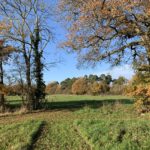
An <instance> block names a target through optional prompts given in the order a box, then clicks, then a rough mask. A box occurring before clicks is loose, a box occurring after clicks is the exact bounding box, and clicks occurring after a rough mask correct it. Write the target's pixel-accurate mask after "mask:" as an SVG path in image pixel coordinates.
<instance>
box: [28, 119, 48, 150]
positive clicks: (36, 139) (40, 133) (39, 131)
mask: <svg viewBox="0 0 150 150" xmlns="http://www.w3.org/2000/svg"><path fill="white" fill-rule="evenodd" d="M45 125H46V122H45V121H43V122H42V123H41V125H40V126H39V128H38V130H37V131H36V132H35V133H33V135H32V140H31V144H30V145H29V146H28V148H27V150H33V149H34V145H35V144H36V142H37V141H38V138H39V137H40V136H41V135H42V133H43V130H44V128H45Z"/></svg>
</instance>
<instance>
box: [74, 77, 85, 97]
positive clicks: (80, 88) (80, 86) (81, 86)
mask: <svg viewBox="0 0 150 150" xmlns="http://www.w3.org/2000/svg"><path fill="white" fill-rule="evenodd" d="M87 88H88V84H87V80H86V79H85V78H79V79H77V80H76V81H75V82H74V83H73V85H72V93H73V94H77V95H83V94H86V93H87Z"/></svg>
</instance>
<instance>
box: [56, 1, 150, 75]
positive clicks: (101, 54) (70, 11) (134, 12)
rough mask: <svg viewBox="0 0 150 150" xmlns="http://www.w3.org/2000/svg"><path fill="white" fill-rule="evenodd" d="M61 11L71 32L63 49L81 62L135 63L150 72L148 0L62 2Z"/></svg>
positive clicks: (139, 68)
mask: <svg viewBox="0 0 150 150" xmlns="http://www.w3.org/2000/svg"><path fill="white" fill-rule="evenodd" d="M59 8H60V10H61V11H62V12H63V13H62V14H63V15H64V17H65V19H66V20H65V21H66V22H67V25H68V26H67V28H68V31H69V32H68V35H67V40H66V41H65V42H64V43H63V47H65V48H68V50H75V51H76V52H77V53H78V56H79V62H81V61H82V62H83V63H88V64H89V63H90V64H95V63H97V62H101V61H107V62H111V63H112V64H115V65H118V64H120V63H122V62H125V63H133V62H134V64H138V65H136V66H138V70H141V71H145V72H150V43H149V41H150V1H149V0H146V1H145V0H134V1H133V0H76V1H74V0H61V2H60V4H59ZM83 63H80V64H83ZM148 76H149V74H148V75H147V77H148Z"/></svg>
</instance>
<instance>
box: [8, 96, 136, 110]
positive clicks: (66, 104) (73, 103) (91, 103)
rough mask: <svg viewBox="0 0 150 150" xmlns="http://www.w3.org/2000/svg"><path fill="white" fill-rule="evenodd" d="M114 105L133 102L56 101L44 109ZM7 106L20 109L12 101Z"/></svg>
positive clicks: (113, 100)
mask: <svg viewBox="0 0 150 150" xmlns="http://www.w3.org/2000/svg"><path fill="white" fill-rule="evenodd" d="M116 103H119V104H124V105H130V104H133V100H131V99H121V100H115V99H106V100H105V99H104V100H81V101H79V100H73V101H58V102H47V103H46V104H45V105H44V108H46V109H47V110H76V109H81V108H84V107H85V106H87V107H90V108H94V109H96V108H99V107H101V106H103V105H114V104H116ZM8 106H9V108H11V109H17V108H19V107H21V101H20V102H19V100H16V101H15V100H14V101H13V102H12V101H8Z"/></svg>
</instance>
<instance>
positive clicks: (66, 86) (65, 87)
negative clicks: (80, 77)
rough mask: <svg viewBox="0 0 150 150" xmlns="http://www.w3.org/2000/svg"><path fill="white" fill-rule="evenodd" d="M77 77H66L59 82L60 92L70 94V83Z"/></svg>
mask: <svg viewBox="0 0 150 150" xmlns="http://www.w3.org/2000/svg"><path fill="white" fill-rule="evenodd" d="M76 80H77V79H76V78H72V79H70V78H67V79H65V80H64V81H62V82H61V83H60V85H61V89H62V93H64V94H71V92H72V84H73V83H74V82H75V81H76Z"/></svg>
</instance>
